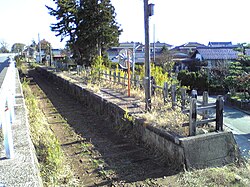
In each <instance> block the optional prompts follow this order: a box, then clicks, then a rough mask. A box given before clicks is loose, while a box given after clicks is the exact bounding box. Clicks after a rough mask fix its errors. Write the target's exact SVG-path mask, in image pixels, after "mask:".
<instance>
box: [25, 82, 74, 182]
mask: <svg viewBox="0 0 250 187" xmlns="http://www.w3.org/2000/svg"><path fill="white" fill-rule="evenodd" d="M22 87H23V92H24V95H25V102H26V106H27V108H28V114H29V123H30V131H31V139H32V142H33V144H34V146H35V149H36V155H37V158H38V161H39V165H40V171H41V176H42V179H43V184H44V186H75V185H76V181H75V180H74V179H73V174H72V173H71V171H70V169H69V167H68V166H67V165H66V164H65V157H64V155H63V152H62V150H61V147H60V144H59V142H58V140H57V139H56V137H55V135H54V134H53V132H52V131H51V129H50V126H49V124H48V123H47V121H46V118H45V116H44V115H43V113H42V111H41V110H40V109H39V108H38V101H37V99H36V96H35V95H33V94H32V91H31V89H30V88H29V83H28V82H27V81H24V82H23V84H22Z"/></svg>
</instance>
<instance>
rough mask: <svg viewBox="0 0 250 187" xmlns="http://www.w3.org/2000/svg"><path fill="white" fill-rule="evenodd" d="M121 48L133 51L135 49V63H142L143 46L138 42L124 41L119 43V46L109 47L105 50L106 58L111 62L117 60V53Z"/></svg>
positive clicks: (116, 61)
mask: <svg viewBox="0 0 250 187" xmlns="http://www.w3.org/2000/svg"><path fill="white" fill-rule="evenodd" d="M123 49H129V50H131V52H132V53H133V50H134V51H135V59H136V62H137V63H144V51H143V50H144V48H143V45H142V44H141V43H139V42H124V43H120V44H119V46H114V47H111V48H110V49H108V50H107V53H108V58H109V60H111V61H112V62H115V63H118V62H119V58H118V57H119V53H120V51H122V50H123Z"/></svg>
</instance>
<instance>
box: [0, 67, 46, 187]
mask: <svg viewBox="0 0 250 187" xmlns="http://www.w3.org/2000/svg"><path fill="white" fill-rule="evenodd" d="M16 71H17V70H16ZM16 74H17V76H16V105H15V121H14V123H13V125H12V132H13V143H14V154H15V156H14V158H13V159H6V158H5V155H3V154H1V158H0V186H6V187H7V186H15V187H18V186H20V187H26V186H32V187H40V186H43V184H42V180H41V177H40V171H39V165H38V161H37V158H36V154H35V148H34V145H33V144H32V141H31V139H30V130H29V122H28V117H27V108H26V105H25V102H24V96H23V91H22V86H21V83H20V78H19V74H18V71H17V73H16Z"/></svg>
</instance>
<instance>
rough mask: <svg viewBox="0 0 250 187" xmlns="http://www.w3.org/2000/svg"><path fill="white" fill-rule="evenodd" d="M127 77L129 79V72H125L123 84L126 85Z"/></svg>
mask: <svg viewBox="0 0 250 187" xmlns="http://www.w3.org/2000/svg"><path fill="white" fill-rule="evenodd" d="M126 79H127V74H126V73H124V77H123V85H124V86H125V87H126Z"/></svg>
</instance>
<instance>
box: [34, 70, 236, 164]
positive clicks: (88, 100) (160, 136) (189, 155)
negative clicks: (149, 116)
mask: <svg viewBox="0 0 250 187" xmlns="http://www.w3.org/2000/svg"><path fill="white" fill-rule="evenodd" d="M37 70H38V71H39V72H40V73H41V74H43V75H44V76H45V77H48V78H50V80H51V81H57V82H58V83H59V84H60V85H62V89H63V90H64V91H66V92H68V93H69V94H71V95H73V96H74V97H75V98H76V99H78V100H79V101H81V102H82V103H83V104H84V105H86V106H89V107H92V108H93V109H94V110H95V111H96V112H97V113H99V114H100V115H106V116H109V117H110V119H111V120H113V121H114V122H115V123H114V124H115V126H113V128H116V129H122V128H124V127H126V130H127V131H129V132H130V134H133V135H134V137H136V138H138V139H139V140H141V141H143V142H144V143H146V144H147V145H149V146H150V147H151V148H152V149H154V150H157V151H158V152H160V153H161V154H162V155H163V156H162V158H163V160H164V161H165V163H168V164H171V163H174V165H175V166H177V167H179V168H183V167H185V168H186V169H191V168H204V167H210V166H222V165H224V164H227V163H231V162H234V161H235V160H237V158H238V157H239V151H238V147H237V145H236V142H235V140H234V137H233V134H232V133H231V132H214V133H208V134H204V135H197V136H193V137H180V136H177V135H173V134H170V133H169V132H167V131H165V130H164V129H161V128H157V126H155V125H152V124H146V123H145V122H144V120H143V119H137V118H134V120H132V121H129V120H127V119H124V114H125V113H126V111H125V110H124V109H123V108H122V107H121V106H118V105H116V104H114V103H112V102H111V100H110V99H109V98H104V97H102V96H101V95H98V94H96V93H93V92H92V91H90V90H88V89H87V88H86V86H85V85H81V83H77V82H75V83H72V82H70V81H68V80H65V79H64V78H62V77H61V76H60V75H59V74H58V73H56V72H53V71H47V69H46V68H37Z"/></svg>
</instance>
